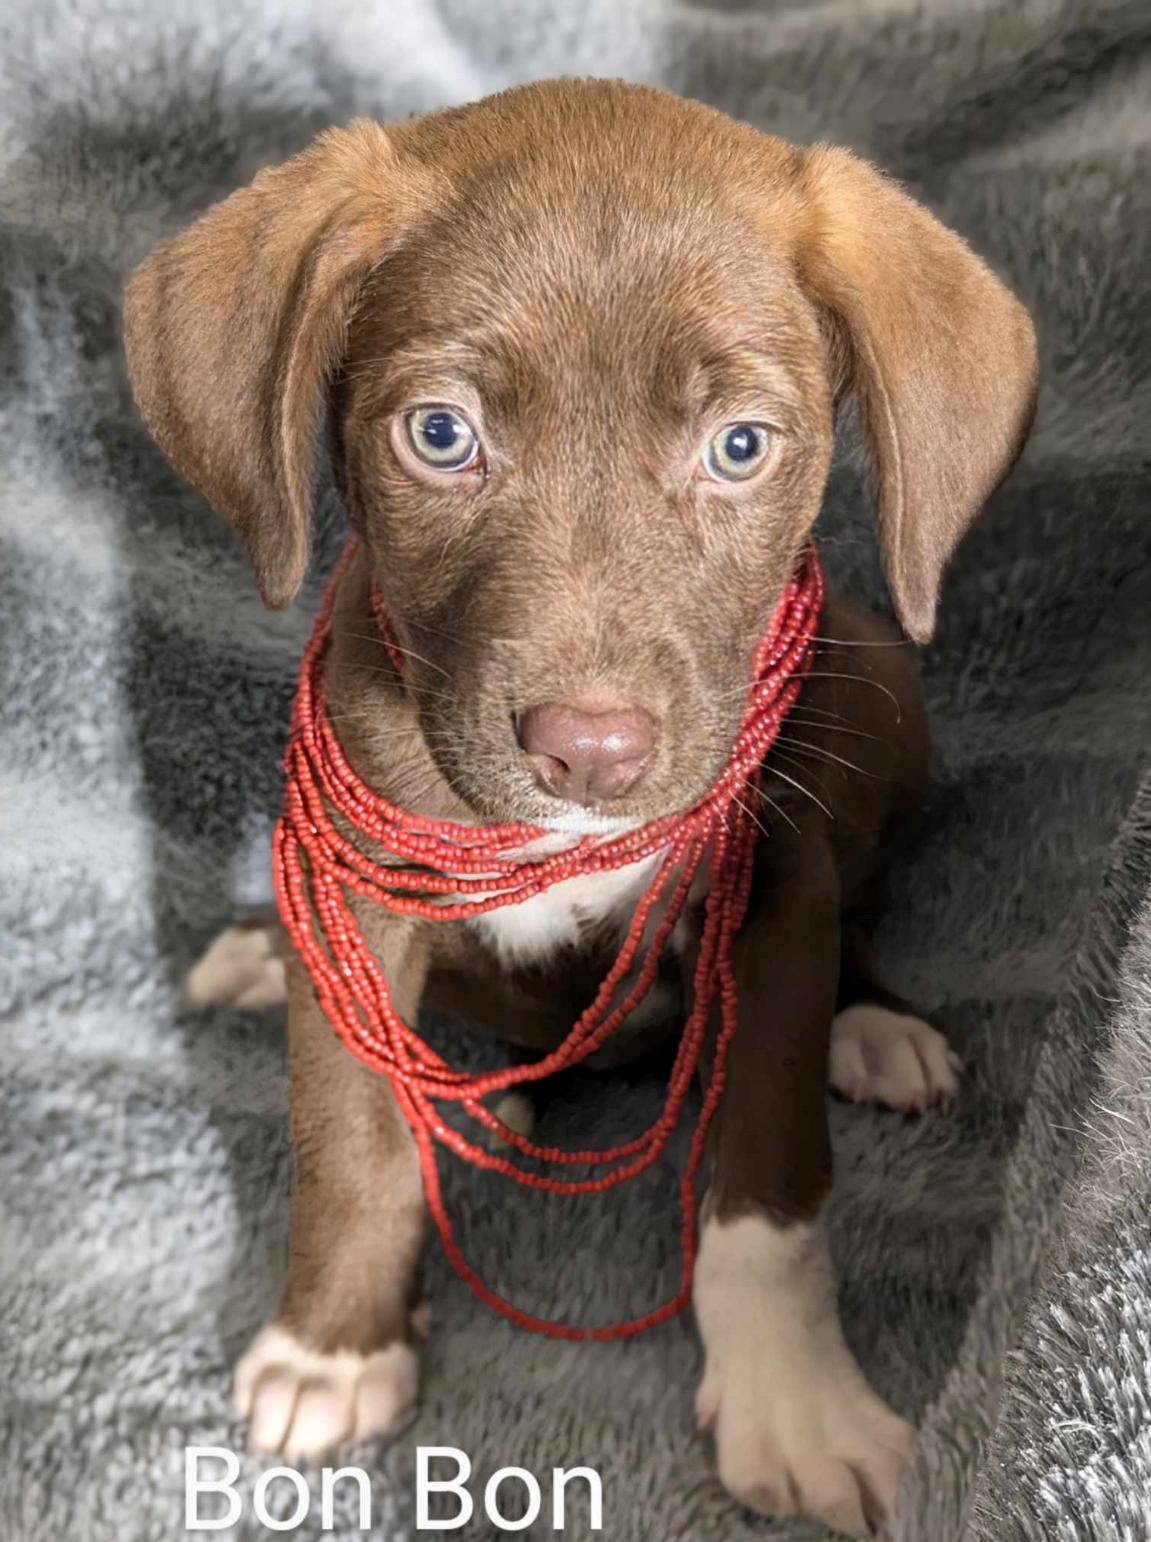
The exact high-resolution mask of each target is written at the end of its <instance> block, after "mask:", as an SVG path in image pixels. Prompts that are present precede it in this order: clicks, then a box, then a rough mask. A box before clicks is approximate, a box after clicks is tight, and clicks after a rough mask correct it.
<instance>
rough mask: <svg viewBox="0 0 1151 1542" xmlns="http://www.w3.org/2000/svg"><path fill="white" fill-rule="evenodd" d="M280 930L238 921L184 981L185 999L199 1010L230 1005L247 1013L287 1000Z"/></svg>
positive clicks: (268, 924)
mask: <svg viewBox="0 0 1151 1542" xmlns="http://www.w3.org/2000/svg"><path fill="white" fill-rule="evenodd" d="M279 940H280V928H279V925H278V924H277V923H276V922H274V921H270V922H268V923H267V924H266V925H265V924H263V923H259V922H257V923H251V922H239V923H237V925H235V926H230V927H229V928H228V930H227V931H226V932H221V933H220V935H219V936H218V937H217V938H216V940H215V942H214V943H213V944H212V946H211V947H210V948H209V949H208V951H207V952H206V953H205V954H204V956H203V958H201V959H200V961H199V963H197V964H195V965H193V967H192V969H191V970H190V971H189V973H188V978H187V979H186V980H185V981H184V1000H185V1001H186V1002H187V1004H188V1005H189V1006H194V1007H200V1006H208V1005H216V1004H220V1003H225V1002H227V1003H231V1004H232V1005H234V1006H237V1007H242V1008H243V1009H244V1010H245V1011H248V1012H256V1011H259V1010H260V1008H261V1007H274V1006H278V1005H279V1004H280V1003H281V1002H283V1001H286V1000H287V996H288V991H287V982H286V979H285V975H284V961H283V959H282V958H281V957H280V953H279V946H278V945H279Z"/></svg>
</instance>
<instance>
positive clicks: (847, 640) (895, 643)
mask: <svg viewBox="0 0 1151 1542" xmlns="http://www.w3.org/2000/svg"><path fill="white" fill-rule="evenodd" d="M812 642H818V643H831V644H832V645H833V646H834V647H836V648H909V647H910V646H911V640H910V638H907V637H884V638H880V639H879V640H877V641H875V642H872V641H870V640H869V639H867V638H863V637H823V636H821V635H820V634H819V633H818V632H816V633H815V634H814V635H813V637H812Z"/></svg>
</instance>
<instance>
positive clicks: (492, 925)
mask: <svg viewBox="0 0 1151 1542" xmlns="http://www.w3.org/2000/svg"><path fill="white" fill-rule="evenodd" d="M570 844H571V841H570V838H569V839H567V840H564V841H560V842H555V843H553V842H550V841H549V842H539V843H537V845H536V846H535V847H533V848H532V849H531V855H532V856H533V857H539V856H542V855H544V854H545V852H548V851H552V850H562V848H563V846H565V845H570ZM662 861H663V855H662V853H660V852H656V853H655V855H654V856H650V857H645V858H644V859H643V860H642V861H640V862H633V863H632V864H631V865H630V866H628V867H621V868H617V869H615V871H614V872H607V873H583V874H580V876H579V877H577V878H568V879H565V880H564V882H563V883H557V884H554V885H553V886H552V887H551V888H550V889H545V891H544V892H543V893H542V894H537V895H535V896H534V897H533V898H532V899H529V900H524V901H523V903H522V904H519V905H505V906H502V907H501V908H500V909H499V910H492V911H489V912H488V913H487V915H482V916H474V917H473V918H472V920H471V921H470V922H469V925H471V926H472V927H474V928H475V929H476V931H478V932H479V934H480V935H481V937H483V939H484V941H485V942H486V943H487V944H488V946H489V947H491V948H493V949H494V950H495V952H496V953H498V955H499V958H500V961H501V963H503V964H504V965H505V966H507V965H512V964H529V963H539V962H542V961H543V960H544V959H546V958H548V957H550V956H551V955H552V954H554V953H556V952H558V951H559V950H560V949H561V948H564V947H570V946H575V945H577V944H578V943H579V941H580V939H581V937H582V936H583V935H584V933H585V932H586V931H587V930H588V929H589V928H590V927H593V926H595V925H597V924H601V923H604V922H609V923H612V924H613V925H614V927H615V929H616V931H617V932H618V933H620V934H621V935H622V933H623V932H625V931H626V929H627V926H628V923H629V922H630V920H631V918H632V915H633V913H634V911H635V907H636V905H637V904H638V903H639V901H640V898H641V896H642V895H643V892H644V890H645V889H646V888H647V887H648V885H649V884H650V883H651V881H652V879H653V878H654V877H655V874H656V871H657V869H658V868H659V865H660V863H661V862H662Z"/></svg>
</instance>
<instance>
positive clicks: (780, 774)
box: [770, 763, 835, 820]
mask: <svg viewBox="0 0 1151 1542" xmlns="http://www.w3.org/2000/svg"><path fill="white" fill-rule="evenodd" d="M770 771H771V774H772V775H773V776H778V777H781V778H782V779H783V780H784V781H785V782H788V783H789V784H790V785H791V786H792V787H794V788H795V789H796V791H797V792H802V793H803V794H804V795H805V796H806V797H808V798H810V799H811V801H812V802H813V803H814V804H815V805H816V807H817V808H821V809H822V810H823V812H824V813H825V814H826V815H827V817H828V819H832V820H833V819H834V818H835V815H834V814H833V813H832V812H831V810H830V809H829V808H828V806H827V804H826V803H824V802H823V801H822V800H821V799H819V798H817V797H816V796H815V794H814V793H813V792H812V790H811V788H810V787H805V786H804V785H803V783H802V782H797V781H796V780H795V778H794V777H793V776H788V774H787V772H786V771H781V770H780V769H779V767H778V766H776V765H775V764H774V763H773V764H772V765H771V767H770Z"/></svg>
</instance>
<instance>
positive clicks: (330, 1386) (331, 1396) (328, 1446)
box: [233, 1323, 418, 1461]
mask: <svg viewBox="0 0 1151 1542" xmlns="http://www.w3.org/2000/svg"><path fill="white" fill-rule="evenodd" d="M417 1384H418V1367H417V1361H416V1354H415V1351H414V1350H413V1349H412V1348H411V1347H410V1346H409V1345H407V1344H402V1343H398V1342H397V1343H394V1344H389V1345H388V1346H387V1348H386V1349H380V1350H377V1351H376V1352H375V1353H374V1354H371V1355H360V1354H356V1353H354V1352H353V1351H351V1350H340V1351H339V1352H337V1353H336V1354H330V1355H321V1354H317V1353H315V1351H313V1350H310V1349H306V1348H305V1347H304V1345H302V1344H301V1343H300V1342H299V1340H298V1339H297V1338H295V1336H294V1335H293V1334H291V1333H289V1332H288V1331H287V1330H286V1329H284V1328H281V1327H278V1326H277V1325H276V1324H274V1323H273V1324H271V1325H270V1326H268V1327H267V1328H264V1329H263V1330H262V1332H260V1333H258V1334H257V1335H256V1338H255V1339H254V1341H253V1343H252V1345H251V1348H250V1349H249V1350H248V1352H247V1354H245V1355H244V1357H243V1359H242V1360H241V1361H240V1363H239V1365H238V1366H237V1367H236V1376H235V1382H234V1387H233V1401H234V1403H235V1407H236V1411H237V1413H239V1414H240V1415H241V1416H242V1417H244V1418H246V1419H247V1420H248V1447H249V1449H250V1450H252V1451H268V1452H278V1453H280V1454H282V1455H283V1456H285V1457H287V1458H289V1459H290V1460H296V1461H308V1460H315V1459H318V1458H320V1457H322V1456H325V1455H326V1454H327V1453H328V1452H329V1451H331V1450H332V1448H333V1447H334V1446H337V1445H339V1444H340V1443H341V1441H345V1440H352V1439H357V1440H358V1439H362V1438H363V1437H364V1436H366V1435H374V1434H382V1433H385V1432H386V1431H388V1430H390V1429H392V1428H393V1427H394V1426H395V1425H396V1424H397V1423H398V1422H399V1421H400V1419H401V1418H402V1417H403V1416H404V1414H405V1413H407V1411H408V1409H409V1408H410V1407H411V1406H412V1404H413V1403H414V1402H415V1397H416V1389H417Z"/></svg>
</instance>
